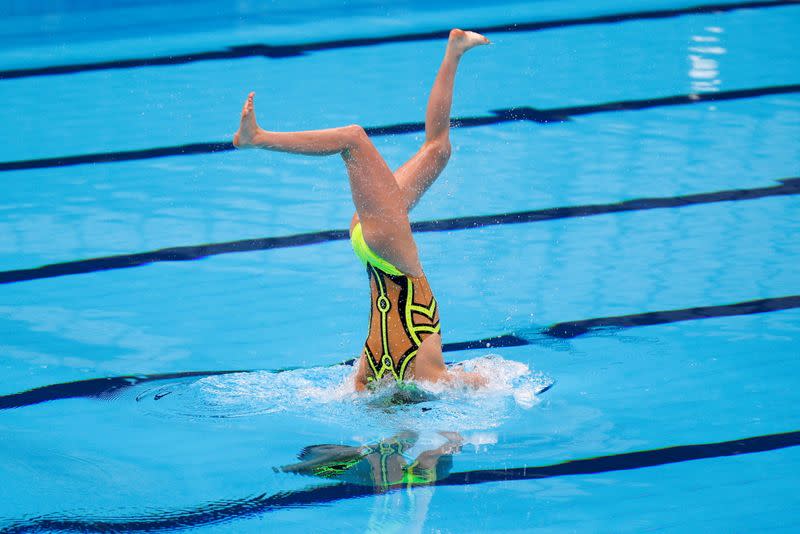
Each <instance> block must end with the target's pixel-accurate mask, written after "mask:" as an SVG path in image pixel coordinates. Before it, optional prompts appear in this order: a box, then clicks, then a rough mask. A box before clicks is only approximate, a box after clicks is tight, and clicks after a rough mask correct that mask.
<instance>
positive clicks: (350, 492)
mask: <svg viewBox="0 0 800 534" xmlns="http://www.w3.org/2000/svg"><path fill="white" fill-rule="evenodd" d="M798 445H800V431H793V432H785V433H780V434H767V435H763V436H754V437H749V438H741V439H736V440H731V441H718V442H712V443H698V444H693V445H675V446H672V447H665V448H662V449H649V450H643V451H635V452H627V453H620V454H610V455H606V456H597V457H594V458H585V459H580V460H571V461H567V462H563V463H558V464H551V465H544V466H532V467H527V466H524V467H513V468H506V469H484V470H475V471H463V472H457V473H451V474H450V475H448V476H447V477H445V478H443V479H441V480H438V481H436V482H435V483H434V485H435V486H473V485H476V484H486V483H491V482H513V481H522V480H543V479H548V478H556V477H565V476H579V475H597V474H601V473H613V472H618V471H629V470H632V469H643V468H648V467H658V466H663V465H670V464H676V463H681V462H691V461H696V460H707V459H712V458H726V457H729V456H740V455H743V454H755V453H759V452H767V451H775V450H780V449H786V448H790V447H797V446H798ZM697 469H702V465H701V466H698V467H697ZM398 489H400V490H402V491H406V489H405V488H398ZM389 491H397V489H393V490H389ZM375 494H376V490H375V489H373V488H371V487H367V486H359V485H356V484H350V483H341V484H335V485H328V486H317V487H313V488H309V489H303V490H295V491H286V492H278V493H274V494H272V495H266V494H261V495H257V496H255V497H245V498H240V499H226V500H222V501H216V502H210V503H207V504H204V505H201V506H198V507H194V508H183V509H178V510H174V511H168V510H160V511H158V512H157V513H154V514H149V515H145V514H142V515H138V516H133V517H129V518H125V519H117V518H114V519H100V518H92V517H87V518H81V517H75V516H68V515H67V516H62V517H58V516H56V515H55V514H51V515H47V516H43V517H38V518H33V519H25V520H19V521H14V522H9V524H8V526H6V527H5V528H3V529H2V532H4V533H7V534H12V533H13V534H21V533H24V532H41V531H47V532H49V531H59V532H145V531H147V532H152V531H158V530H168V529H178V528H179V529H185V528H191V527H199V526H203V525H210V524H215V523H221V522H227V521H233V520H236V519H244V518H247V517H253V516H256V515H261V514H264V513H267V512H275V511H279V510H289V509H294V508H300V507H305V506H319V505H326V504H331V503H334V502H338V501H343V500H347V499H356V498H360V497H368V496H374V495H375Z"/></svg>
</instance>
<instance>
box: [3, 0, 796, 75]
mask: <svg viewBox="0 0 800 534" xmlns="http://www.w3.org/2000/svg"><path fill="white" fill-rule="evenodd" d="M797 3H798V0H771V1H753V2H725V3H717V4H703V5H698V6H692V7H684V8H676V9H655V10H647V11H635V12H628V13H612V14H610V15H597V16H593V17H579V18H569V19H561V20H550V21H540V22H520V23H510V24H498V25H494V26H481V27H477V28H470V29H472V30H475V31H478V32H480V33H516V32H535V31H542V30H551V29H556V28H566V27H570V26H589V25H598V24H616V23H620V22H628V21H634V20H654V19H665V18H672V17H679V16H683V15H706V14H716V13H726V12H730V11H736V10H740V9H764V8H774V7H785V6H793V5H797ZM449 33H450V30H449V28H448V29H446V30H434V31H429V32H415V33H406V34H400V35H388V36H384V37H355V38H350V39H335V40H330V41H316V42H309V43H296V44H286V45H269V44H250V45H239V46H228V47H225V48H224V49H221V50H209V51H205V52H191V53H188V54H176V55H170V56H153V57H146V58H129V59H119V60H111V61H99V62H94V63H82V64H71V65H52V66H47V67H34V68H25V69H9V70H3V71H0V80H11V79H16V78H29V77H34V76H55V75H64V74H76V73H80V72H91V71H98V70H112V69H132V68H140V67H157V66H166V65H184V64H187V63H196V62H199V61H218V60H231V59H242V58H251V57H264V58H270V59H284V58H291V57H298V56H303V55H306V54H308V53H310V52H319V51H323V50H337V49H342V48H357V47H365V46H375V45H383V44H390V43H408V42H416V41H431V40H435V39H446V38H447V36H448V35H449Z"/></svg>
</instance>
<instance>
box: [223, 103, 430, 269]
mask: <svg viewBox="0 0 800 534" xmlns="http://www.w3.org/2000/svg"><path fill="white" fill-rule="evenodd" d="M253 98H254V93H250V94H249V95H248V97H247V101H245V104H244V107H243V108H242V116H241V124H240V125H239V131H238V132H236V135H235V136H234V138H233V144H234V145H235V146H236V147H238V148H263V149H266V150H274V151H279V152H291V153H294V154H305V155H314V156H326V155H331V154H340V155H341V156H342V159H344V163H345V166H346V167H347V174H348V175H349V178H350V192H351V194H352V196H353V203H354V204H355V207H356V212H357V213H358V216H359V218H360V220H361V224H362V228H363V231H364V239H365V240H366V242H367V244H368V245H369V246H370V248H372V249H373V250H374V251H375V252H376V253H377V254H379V255H380V256H382V257H383V258H385V259H386V260H387V261H389V262H391V263H393V264H394V265H395V266H397V268H398V269H400V270H401V271H403V272H404V273H406V274H408V275H411V276H421V275H422V266H421V265H420V263H419V257H418V255H417V246H416V244H415V243H414V238H413V237H412V236H411V226H410V225H409V222H408V213H407V211H406V209H405V206H404V205H401V204H398V202H397V198H400V197H401V195H402V193H401V191H400V187H399V186H398V185H397V181H396V180H395V177H394V175H393V174H392V171H391V169H389V167H388V166H387V165H386V162H385V161H384V160H383V158H382V157H381V155H380V154H379V153H378V150H377V149H376V148H375V146H374V145H373V144H372V141H370V139H369V137H368V136H367V134H366V132H365V131H364V129H363V128H362V127H360V126H356V125H351V126H344V127H341V128H331V129H328V130H313V131H306V132H271V131H267V130H264V129H262V128H260V127H259V126H258V123H257V122H256V116H255V105H254V102H253Z"/></svg>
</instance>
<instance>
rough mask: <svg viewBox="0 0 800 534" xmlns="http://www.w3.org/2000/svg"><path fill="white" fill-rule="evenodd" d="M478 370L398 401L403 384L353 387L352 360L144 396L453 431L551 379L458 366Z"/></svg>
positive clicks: (206, 410) (530, 396)
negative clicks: (469, 378)
mask: <svg viewBox="0 0 800 534" xmlns="http://www.w3.org/2000/svg"><path fill="white" fill-rule="evenodd" d="M456 367H457V368H462V369H463V370H465V371H469V372H475V373H478V374H479V375H480V376H482V377H484V378H485V380H486V382H487V384H486V386H484V387H481V388H477V389H475V388H471V387H468V386H464V385H457V384H456V385H452V384H451V385H446V384H443V383H426V382H419V383H418V384H417V385H418V386H419V388H420V389H421V390H422V392H421V393H422V396H423V398H425V399H426V400H424V401H423V402H418V403H415V404H400V405H393V404H392V403H391V402H390V399H391V398H392V396H393V395H394V394H395V393H397V391H398V390H397V386H395V385H394V384H392V383H387V384H386V385H385V386H382V387H381V388H379V389H378V390H377V391H375V392H371V393H360V392H356V391H355V387H354V381H353V374H354V372H355V369H354V368H353V367H349V366H343V365H340V366H331V367H314V368H309V369H297V370H292V371H283V372H279V373H274V372H268V371H257V372H249V373H235V374H229V375H217V376H209V377H205V378H202V379H200V380H197V381H194V382H191V383H182V384H171V385H167V386H163V387H161V388H154V389H153V390H150V391H148V392H147V394H146V395H140V396H139V400H140V401H141V400H145V399H151V400H154V401H157V403H158V404H159V410H160V411H162V412H163V411H165V410H166V411H167V412H171V413H173V414H176V415H185V416H191V417H244V416H253V415H259V414H278V413H285V414H290V415H292V416H294V417H299V418H302V419H313V420H319V421H322V422H326V423H331V424H337V425H341V426H343V427H344V428H350V427H352V428H353V429H354V431H358V430H359V429H363V428H364V427H368V428H370V429H372V430H373V431H381V430H392V429H396V428H405V429H409V430H423V429H441V430H448V431H464V430H485V429H489V428H494V427H496V426H498V425H500V424H501V423H502V421H503V420H505V419H506V418H508V417H509V416H511V415H512V414H513V413H514V412H515V411H518V410H520V409H529V408H531V407H532V406H535V405H536V404H537V403H538V402H539V398H538V397H537V394H538V393H540V392H541V391H543V390H545V389H547V388H548V387H549V386H550V385H551V384H552V383H553V381H552V380H551V379H550V378H548V377H547V376H545V375H543V374H542V373H538V372H533V371H531V369H530V368H529V367H528V366H527V365H525V364H523V363H520V362H516V361H512V360H506V359H504V358H501V357H500V356H481V357H478V358H473V359H471V360H466V361H464V362H461V363H460V364H458V365H457V366H456Z"/></svg>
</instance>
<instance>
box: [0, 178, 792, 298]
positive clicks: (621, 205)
mask: <svg viewBox="0 0 800 534" xmlns="http://www.w3.org/2000/svg"><path fill="white" fill-rule="evenodd" d="M777 181H778V182H779V185H771V186H766V187H755V188H751V189H727V190H721V191H712V192H709V193H695V194H691V195H678V196H673V197H652V198H636V199H631V200H624V201H621V202H613V203H608V204H586V205H579V206H563V207H556V208H546V209H541V210H529V211H517V212H509V213H499V214H494V215H474V216H468V217H455V218H452V219H437V220H432V221H417V222H414V223H412V224H411V228H412V230H413V231H415V232H449V231H455V230H470V229H475V228H483V227H487V226H498V225H506V224H523V223H534V222H543V221H553V220H558V219H570V218H581V217H592V216H596V215H606V214H611V213H623V212H629V211H645V210H653V209H668V208H681V207H687V206H697V205H702V204H714V203H718V202H739V201H745V200H755V199H760V198H768V197H777V196H786V195H797V194H800V178H784V179H781V180H777ZM348 238H349V236H348V232H347V230H324V231H320V232H311V233H303V234H294V235H287V236H279V237H262V238H256V239H243V240H239V241H227V242H223V243H208V244H204V245H188V246H177V247H169V248H163V249H158V250H153V251H149V252H138V253H133V254H120V255H116V256H103V257H99V258H90V259H85V260H75V261H68V262H62V263H51V264H49V265H43V266H41V267H33V268H29V269H15V270H10V271H0V284H11V283H16V282H25V281H30V280H41V279H45V278H55V277H59V276H70V275H78V274H86V273H94V272H100V271H108V270H114V269H127V268H131V267H140V266H143V265H149V264H151V263H159V262H173V261H191V260H199V259H202V258H208V257H210V256H218V255H220V254H232V253H237V252H254V251H262V250H271V249H278V248H289V247H301V246H307V245H316V244H320V243H327V242H331V241H343V240H346V239H348Z"/></svg>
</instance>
